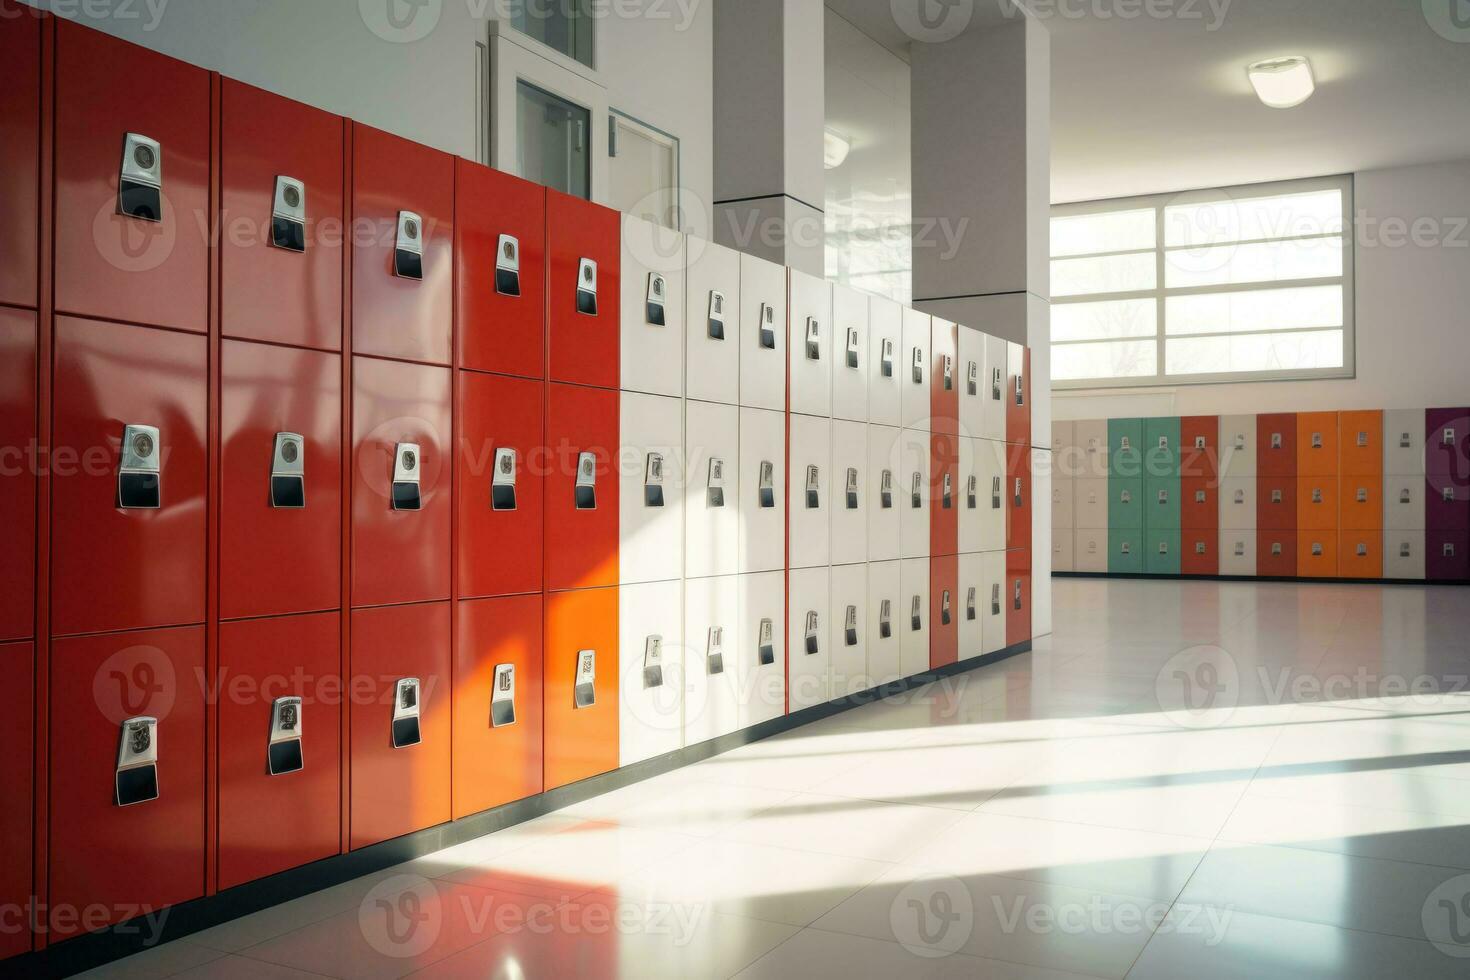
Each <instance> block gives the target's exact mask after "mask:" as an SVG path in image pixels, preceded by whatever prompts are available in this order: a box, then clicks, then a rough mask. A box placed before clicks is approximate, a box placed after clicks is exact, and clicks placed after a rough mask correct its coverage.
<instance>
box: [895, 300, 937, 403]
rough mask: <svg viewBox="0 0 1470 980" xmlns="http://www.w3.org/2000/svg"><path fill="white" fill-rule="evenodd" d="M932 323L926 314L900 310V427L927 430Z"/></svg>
mask: <svg viewBox="0 0 1470 980" xmlns="http://www.w3.org/2000/svg"><path fill="white" fill-rule="evenodd" d="M931 329H932V320H931V318H930V316H929V314H927V313H920V312H919V311H918V310H912V309H908V308H907V307H906V308H905V309H904V311H903V363H902V365H901V366H899V368H900V370H901V371H902V374H903V379H902V384H901V386H900V387H902V389H903V426H904V428H906V429H923V430H925V431H927V430H928V429H929V410H930V405H929V381H930V378H929V375H930V374H931V371H930V358H929V350H930V346H929V343H930V338H929V331H930V330H931Z"/></svg>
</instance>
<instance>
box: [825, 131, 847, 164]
mask: <svg viewBox="0 0 1470 980" xmlns="http://www.w3.org/2000/svg"><path fill="white" fill-rule="evenodd" d="M850 152H852V143H850V142H849V141H848V140H847V138H846V137H844V136H839V135H838V134H836V133H834V132H832V130H830V129H825V130H823V131H822V163H823V164H824V165H825V166H826V168H827V169H828V170H836V169H837V168H838V167H840V166H842V163H843V161H845V160H846V159H847V155H848V153H850Z"/></svg>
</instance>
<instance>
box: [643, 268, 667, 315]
mask: <svg viewBox="0 0 1470 980" xmlns="http://www.w3.org/2000/svg"><path fill="white" fill-rule="evenodd" d="M667 293H668V284H667V283H666V282H665V280H664V277H663V276H661V275H659V274H658V273H657V272H650V273H649V274H648V298H647V300H646V302H645V303H644V317H645V318H646V319H647V320H648V322H649V324H650V325H651V326H655V327H664V326H668V317H667V316H665V315H664V305H665V303H666V302H667V300H668V296H667Z"/></svg>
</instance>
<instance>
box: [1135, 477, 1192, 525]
mask: <svg viewBox="0 0 1470 980" xmlns="http://www.w3.org/2000/svg"><path fill="white" fill-rule="evenodd" d="M1180 492H1181V491H1180V489H1179V478H1178V477H1152V476H1151V477H1149V478H1148V479H1146V480H1144V481H1143V511H1144V514H1143V526H1144V527H1146V528H1148V529H1150V530H1153V529H1155V528H1157V529H1158V530H1161V531H1172V530H1177V529H1179V528H1180V527H1182V526H1183V524H1182V523H1181V520H1180V515H1181V511H1180V501H1179V494H1180Z"/></svg>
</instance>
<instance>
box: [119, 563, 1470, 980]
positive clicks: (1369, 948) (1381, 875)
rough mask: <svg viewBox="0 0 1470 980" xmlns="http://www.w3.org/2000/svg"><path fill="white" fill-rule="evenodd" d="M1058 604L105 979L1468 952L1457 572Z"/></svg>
mask: <svg viewBox="0 0 1470 980" xmlns="http://www.w3.org/2000/svg"><path fill="white" fill-rule="evenodd" d="M1055 596H1056V599H1055V608H1056V619H1057V621H1056V633H1055V635H1054V636H1053V637H1050V638H1047V639H1045V640H1041V641H1039V642H1038V643H1037V644H1036V650H1035V652H1034V653H1032V654H1029V655H1026V656H1024V657H1018V658H1015V659H1012V660H1010V661H1008V662H1006V663H1003V664H999V665H995V666H992V667H989V668H985V669H982V670H979V671H975V672H972V673H970V674H966V675H961V676H958V677H955V678H951V679H948V680H946V681H943V682H939V683H935V684H933V685H930V686H929V687H926V688H923V689H921V690H918V691H915V692H911V693H910V694H908V695H906V696H905V697H903V698H900V699H897V700H893V701H890V702H884V703H875V704H871V705H867V706H865V707H862V708H860V709H857V710H853V711H849V712H846V713H844V714H841V715H839V716H836V717H833V718H830V719H828V720H826V721H823V722H821V723H818V724H815V725H812V726H809V727H807V728H804V729H802V730H800V731H796V732H792V733H789V734H787V735H785V736H782V737H779V738H774V739H770V740H768V741H766V742H762V743H759V744H756V745H751V746H747V747H745V748H743V749H740V750H738V751H735V752H731V753H729V754H727V755H723V756H720V757H718V758H715V759H712V760H709V761H707V762H704V763H702V764H699V765H697V766H693V767H690V768H688V769H685V770H682V771H679V772H676V773H672V774H669V775H666V776H663V777H660V778H657V779H654V780H651V781H649V782H645V783H641V784H639V785H637V786H634V787H631V788H628V789H624V790H621V791H618V792H615V793H611V794H608V795H606V796H602V797H599V798H596V799H593V800H590V801H588V802H586V803H583V804H581V805H578V806H576V807H574V808H572V809H570V810H565V811H561V812H559V813H556V814H554V815H550V816H547V817H543V818H541V819H539V820H536V821H534V822H532V823H528V824H524V825H522V826H519V827H517V828H514V829H511V830H507V831H505V832H502V833H499V834H496V835H493V836H491V837H486V838H483V839H480V840H477V841H474V842H472V843H469V844H465V845H462V846H460V847H456V848H453V849H451V850H448V851H445V852H442V853H439V854H435V855H433V856H431V857H427V858H423V859H421V860H418V861H415V862H413V863H412V864H409V865H405V866H402V867H399V868H395V869H393V870H392V871H390V872H385V873H383V874H379V875H375V876H372V877H370V878H367V879H364V880H361V881H357V882H352V883H350V884H346V885H342V886H339V887H336V888H332V889H330V890H328V891H325V892H321V893H318V894H315V895H312V896H309V897H307V898H303V899H300V900H298V901H295V902H291V903H289V904H287V905H284V906H281V907H278V908H274V909H270V910H268V911H265V912H261V913H259V914H256V915H253V916H250V917H248V918H246V919H243V920H240V921H237V922H234V923H230V924H228V925H225V926H222V927H220V928H217V929H214V930H212V931H209V932H205V933H201V934H198V935H195V936H193V937H190V938H189V939H188V940H186V941H181V942H175V943H172V944H169V945H167V946H163V947H160V948H158V949H155V950H153V951H151V952H148V953H144V954H141V955H140V956H137V957H133V958H132V959H129V960H125V961H122V962H120V963H117V964H114V965H113V966H112V967H109V968H107V969H105V970H103V971H98V975H105V976H118V977H130V976H140V977H141V976H149V977H157V976H168V975H179V976H187V977H252V978H255V977H279V978H285V977H309V976H332V977H368V976H402V975H408V974H413V975H415V976H428V977H477V978H478V977H505V978H520V977H528V978H543V977H546V978H565V977H635V978H640V980H641V978H658V977H674V978H694V977H716V978H723V977H732V976H740V977H804V978H820V977H836V978H841V980H854V978H860V977H906V978H907V977H922V978H928V977H946V978H961V977H964V978H1005V980H1020V978H1050V980H1060V978H1063V977H1079V976H1081V977H1110V978H1116V977H1130V978H1140V980H1142V978H1161V980H1175V978H1180V977H1189V978H1191V980H1209V978H1225V977H1238V978H1253V980H1254V978H1270V977H1290V978H1308V977H1363V978H1382V977H1403V978H1410V977H1412V978H1416V980H1420V978H1423V980H1428V978H1439V977H1445V978H1449V977H1455V978H1464V977H1466V976H1470V694H1465V693H1462V691H1463V689H1464V688H1465V686H1466V680H1465V674H1466V673H1467V671H1470V590H1467V589H1462V588H1424V587H1412V588H1411V587H1395V588H1387V587H1385V588H1380V587H1375V586H1337V585H1287V584H1246V583H1240V584H1236V583H1226V584H1217V583H1181V582H1120V581H1097V580H1072V579H1068V580H1057V581H1056V583H1055ZM1406 692H1412V693H1406Z"/></svg>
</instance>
